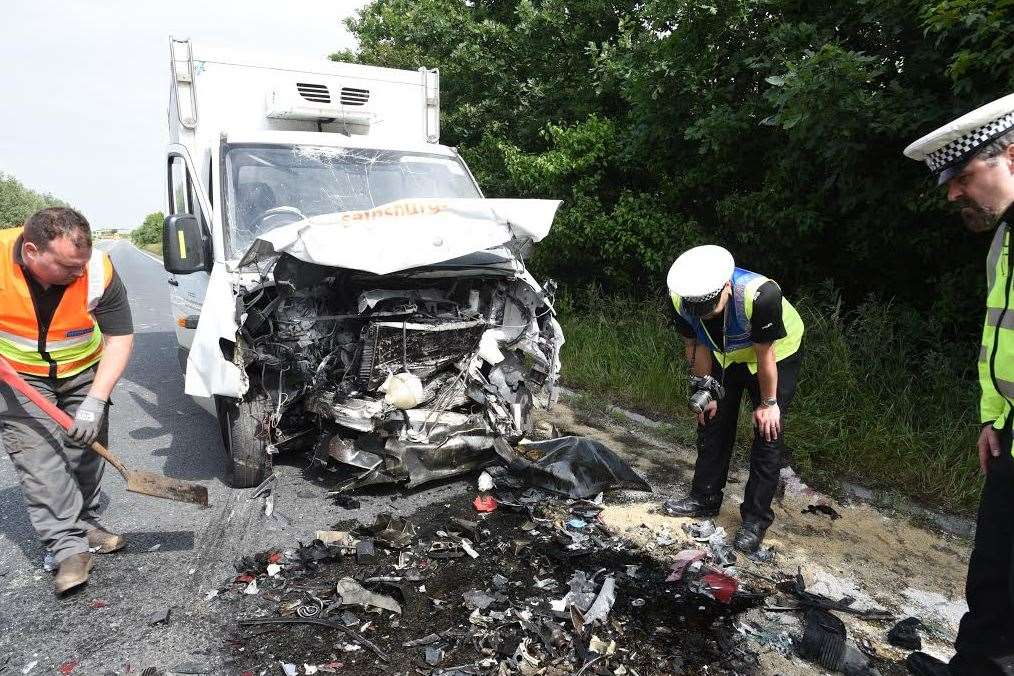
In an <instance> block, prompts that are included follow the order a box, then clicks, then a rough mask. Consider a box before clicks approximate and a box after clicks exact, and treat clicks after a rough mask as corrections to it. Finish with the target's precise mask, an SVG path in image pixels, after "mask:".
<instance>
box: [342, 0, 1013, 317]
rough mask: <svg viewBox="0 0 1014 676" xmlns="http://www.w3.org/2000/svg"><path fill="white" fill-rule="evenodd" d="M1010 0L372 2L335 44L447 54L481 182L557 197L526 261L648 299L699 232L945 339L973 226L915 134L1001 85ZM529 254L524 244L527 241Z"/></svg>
mask: <svg viewBox="0 0 1014 676" xmlns="http://www.w3.org/2000/svg"><path fill="white" fill-rule="evenodd" d="M1012 15H1014V2H1011V0H1000V1H996V0H992V1H986V0H945V1H944V2H939V1H937V2H933V1H928V0H830V1H829V2H820V3H815V2H800V1H798V0H718V1H703V0H648V1H647V2H642V1H637V2H635V1H633V0H629V1H624V0H580V1H577V2H575V1H573V0H541V1H540V0H513V1H508V2H504V1H500V0H498V1H497V2H491V1H489V0H474V1H469V2H465V1H464V0H375V1H374V2H372V3H370V4H369V5H367V6H366V7H365V8H364V9H363V10H362V11H361V12H360V13H359V15H358V16H357V17H356V18H354V19H352V20H350V21H349V26H350V28H351V30H352V31H353V33H354V34H355V35H356V37H357V38H358V39H359V47H358V49H357V50H356V51H354V52H343V53H339V54H335V55H333V57H332V58H336V59H342V60H356V61H360V62H363V63H371V64H378V65H386V66H392V67H400V68H416V67H418V66H421V65H426V66H429V67H439V68H440V69H441V88H442V93H441V96H442V108H443V117H442V140H443V142H444V143H446V144H449V145H455V146H458V147H459V148H460V149H461V151H462V153H463V155H464V156H465V157H466V159H467V160H468V161H469V163H470V165H471V166H472V168H473V170H474V171H475V172H476V174H477V176H478V178H479V181H480V183H481V184H482V186H483V188H484V189H485V191H486V192H487V194H488V195H490V196H531V197H557V198H561V199H563V200H564V201H565V206H564V209H563V211H562V213H561V214H560V217H559V218H558V221H557V223H556V225H555V226H554V231H553V233H552V234H551V236H550V241H549V242H548V243H547V245H544V246H542V247H540V249H539V251H540V252H541V257H540V258H537V259H536V261H535V263H536V266H537V267H538V268H540V269H541V270H542V271H543V272H545V273H549V274H553V275H556V276H558V277H561V278H563V279H564V280H565V281H570V282H574V281H594V282H596V283H597V284H599V285H601V286H603V287H605V288H606V290H611V291H616V290H622V291H627V292H632V293H634V294H637V295H646V294H648V293H652V292H655V291H657V290H659V289H660V288H661V286H662V280H663V278H664V272H665V270H666V269H667V268H668V265H669V264H670V263H671V261H672V260H673V258H674V257H675V256H676V255H677V254H678V253H679V252H680V251H681V250H683V249H685V248H687V247H688V246H691V245H693V244H696V243H702V242H716V243H721V244H724V245H726V246H728V247H729V248H730V249H731V250H732V251H733V252H734V253H735V255H736V256H737V260H738V261H740V262H741V263H742V264H743V265H744V266H745V267H750V268H753V269H756V270H758V271H761V272H764V273H766V274H768V275H770V276H772V277H774V278H776V279H778V280H779V281H780V282H782V284H783V286H784V287H786V288H787V289H789V290H790V292H794V291H796V290H797V289H799V288H800V287H802V286H813V285H817V284H820V283H823V282H824V281H825V280H831V282H832V283H833V285H834V286H835V287H836V288H837V289H839V290H840V291H841V292H842V293H843V294H844V297H845V299H846V302H847V303H849V304H851V305H856V304H858V303H859V302H860V301H862V300H863V299H864V298H865V297H866V296H867V294H869V293H876V294H877V295H878V296H880V297H884V298H888V297H892V298H898V299H900V300H902V301H903V302H905V303H906V304H912V305H914V306H915V307H917V308H918V309H919V310H921V311H923V312H927V313H930V312H931V313H932V314H933V315H934V316H935V317H937V318H938V319H939V320H940V321H941V323H942V324H944V325H945V326H948V327H950V328H953V329H954V330H956V332H958V333H959V334H960V335H965V334H966V333H967V332H969V331H970V332H972V333H974V327H975V326H976V325H977V324H978V322H979V319H980V317H979V315H980V314H981V312H980V308H981V304H982V286H983V275H982V259H983V256H984V251H985V247H986V246H987V242H986V240H987V239H988V238H987V237H982V238H977V237H973V236H971V235H969V234H968V233H966V232H965V231H963V230H962V228H961V226H960V224H959V222H958V219H957V218H956V217H955V216H954V215H953V214H952V213H951V212H949V211H948V210H947V209H946V208H945V204H944V200H943V195H942V194H941V193H940V191H938V190H937V189H935V188H934V187H933V185H932V183H931V182H930V181H929V179H928V175H927V172H926V170H925V167H923V166H920V165H919V164H917V163H915V162H912V161H911V160H908V159H906V158H904V157H903V156H902V154H901V150H902V149H903V148H904V147H905V145H907V144H908V143H909V142H911V141H912V140H914V139H915V138H917V137H918V136H920V135H922V134H923V133H925V132H926V131H928V130H930V129H932V128H934V127H935V126H937V125H939V124H940V123H942V122H944V121H946V120H947V119H949V118H950V117H952V116H953V115H955V114H956V113H959V112H964V111H966V110H968V109H970V108H971V107H973V106H975V105H978V104H981V103H983V102H985V101H987V100H990V99H992V98H996V97H997V96H999V95H1001V94H1004V93H1007V92H1008V91H1009V90H1010V87H1011V86H1012V84H1014V60H1012V59H1011V58H1010V56H1011V51H1012V50H1014V46H1012V45H1014V42H1012V41H1011V40H1010V37H1011V33H1012V31H1014V29H1012V28H1010V26H1011V25H1014V24H1012V21H1011V19H1012V18H1014V16H1012ZM536 255H537V256H539V255H540V254H536Z"/></svg>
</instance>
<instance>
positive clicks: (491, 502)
mask: <svg viewBox="0 0 1014 676" xmlns="http://www.w3.org/2000/svg"><path fill="white" fill-rule="evenodd" d="M472 504H473V505H475V511H477V512H492V511H493V510H494V509H496V498H494V497H493V496H491V495H480V496H478V497H476V498H475V500H473V501H472Z"/></svg>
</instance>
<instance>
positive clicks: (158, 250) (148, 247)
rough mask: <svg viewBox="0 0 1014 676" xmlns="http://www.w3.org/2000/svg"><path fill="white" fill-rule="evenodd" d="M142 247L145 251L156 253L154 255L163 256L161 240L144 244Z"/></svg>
mask: <svg viewBox="0 0 1014 676" xmlns="http://www.w3.org/2000/svg"><path fill="white" fill-rule="evenodd" d="M141 248H142V249H144V250H145V251H147V252H148V253H150V254H154V255H156V256H158V257H159V258H162V243H161V242H159V243H157V244H142V245H141Z"/></svg>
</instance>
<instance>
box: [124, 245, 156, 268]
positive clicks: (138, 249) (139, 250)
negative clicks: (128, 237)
mask: <svg viewBox="0 0 1014 676" xmlns="http://www.w3.org/2000/svg"><path fill="white" fill-rule="evenodd" d="M130 247H131V248H132V249H134V251H136V252H137V253H139V254H141V255H142V256H147V257H148V258H150V259H152V260H153V261H155V262H156V263H158V264H159V265H162V259H161V258H158V257H157V256H155V255H154V254H150V253H148V252H147V251H145V250H144V249H141V248H139V247H138V246H137V245H136V244H134V243H133V242H130Z"/></svg>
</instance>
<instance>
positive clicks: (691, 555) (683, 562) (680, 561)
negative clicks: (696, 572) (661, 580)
mask: <svg viewBox="0 0 1014 676" xmlns="http://www.w3.org/2000/svg"><path fill="white" fill-rule="evenodd" d="M707 555H708V553H707V552H706V551H704V550H703V549H684V550H683V551H681V552H680V553H678V554H677V555H676V560H675V561H673V564H672V574H670V575H669V577H667V578H666V580H665V581H666V582H679V581H680V580H682V579H683V575H684V573H686V570H687V566H689V565H690V564H691V563H693V562H694V561H700V560H701V559H703V558H704V557H705V556H707Z"/></svg>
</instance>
